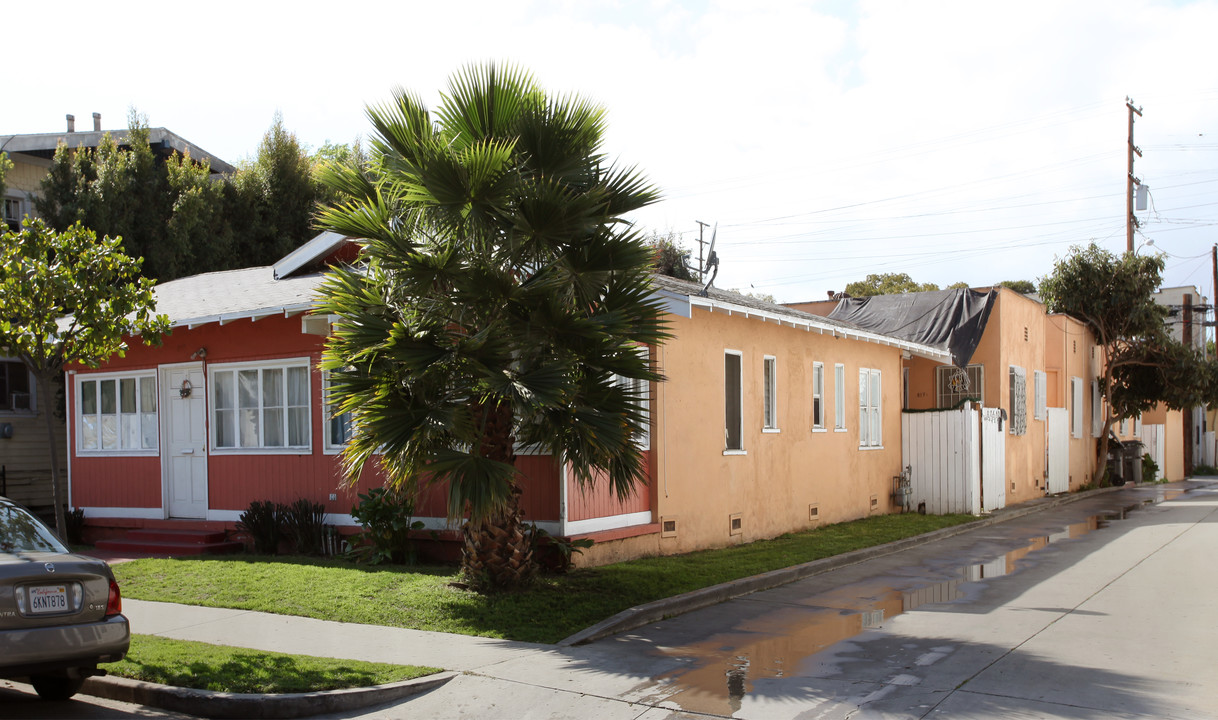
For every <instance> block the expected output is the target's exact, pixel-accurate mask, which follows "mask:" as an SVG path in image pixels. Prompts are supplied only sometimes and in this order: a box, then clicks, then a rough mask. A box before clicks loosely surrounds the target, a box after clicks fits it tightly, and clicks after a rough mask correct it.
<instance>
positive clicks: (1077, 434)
mask: <svg viewBox="0 0 1218 720" xmlns="http://www.w3.org/2000/svg"><path fill="white" fill-rule="evenodd" d="M1070 437H1072V438H1074V439H1076V440H1078V439H1081V438H1082V437H1083V379H1082V378H1080V377H1071V378H1070Z"/></svg>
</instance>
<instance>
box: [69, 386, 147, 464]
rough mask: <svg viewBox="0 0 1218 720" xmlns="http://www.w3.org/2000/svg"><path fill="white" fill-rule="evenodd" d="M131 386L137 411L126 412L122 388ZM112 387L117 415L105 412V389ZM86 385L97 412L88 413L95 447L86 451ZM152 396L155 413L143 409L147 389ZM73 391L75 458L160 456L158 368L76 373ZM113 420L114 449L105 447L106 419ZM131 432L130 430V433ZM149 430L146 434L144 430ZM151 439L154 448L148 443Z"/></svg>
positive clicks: (87, 438) (87, 434) (87, 448)
mask: <svg viewBox="0 0 1218 720" xmlns="http://www.w3.org/2000/svg"><path fill="white" fill-rule="evenodd" d="M124 382H132V383H133V384H134V390H135V398H134V399H135V408H133V409H131V410H129V411H126V412H124V410H123V384H124ZM107 383H113V385H112V387H113V388H114V412H112V413H105V412H102V410H103V404H102V388H103V385H104V384H107ZM85 385H92V386H93V387H94V388H95V390H94V396H93V397H94V400H93V403H94V410H93V412H91V413H89V415H90V416H92V419H93V421H94V426H93V427H94V434H92V435H93V439H94V441H95V442H96V445H97V446H96V447H87V446H86V443H87V442H88V440H89V435H90V434H91V433H86V432H85V420H86V415H85V389H84V388H85ZM145 387H147V388H148V392H150V393H151V394H150V395H149V396H147V397H150V398H151V401H152V409H151V410H148V409H147V408H146V407H144V404H143V400H144V398H145V395H144V388H145ZM72 391H73V393H74V395H75V400H76V401H75V403H74V407H73V410H72V423H73V435H74V436H75V439H76V442H75V446H76V454H77V455H78V456H81V457H86V456H89V457H96V456H104V457H153V456H157V455H160V438H161V430H160V428H161V419H160V390H159V388H158V387H157V371H156V368H149V369H146V370H132V371H128V372H114V373H77V374H76V375H75V376H74V377H73V379H72ZM109 417H112V418H113V425H112V427H111V432H112V433H113V435H114V437H115V445H114V446H113V447H105V432H106V430H105V425H106V420H107V418H109ZM128 423H130V424H128ZM128 428H129V429H128ZM146 429H147V430H149V431H150V432H149V433H148V434H145V430H146ZM130 433H135V434H136V436H135V440H136V443H138V445H139V447H134V445H135V444H136V443H133V442H130V440H131V439H132V438H131V436H130ZM148 438H151V444H149V445H146V444H145V442H144V441H145V440H146V439H148Z"/></svg>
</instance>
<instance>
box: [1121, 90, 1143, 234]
mask: <svg viewBox="0 0 1218 720" xmlns="http://www.w3.org/2000/svg"><path fill="white" fill-rule="evenodd" d="M1125 107H1127V108H1129V171H1128V179H1127V180H1126V182H1125V251H1126V252H1133V229H1134V228H1136V227H1137V226H1138V218H1137V217H1135V216H1134V214H1133V191H1134V188H1136V187H1137V186H1138V185H1141V184H1142V183H1141V181H1139V180H1138V179H1137V178H1136V177H1134V174H1133V156H1134V155H1137V156H1138V157H1142V151H1141V150H1140V149H1139V148H1138V146H1137V145H1134V144H1133V116H1134V115H1137V116H1138V117H1142V108H1140V107H1139V108H1136V107H1134V106H1133V99H1132V98H1128V97H1127V98H1125Z"/></svg>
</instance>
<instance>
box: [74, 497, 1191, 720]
mask: <svg viewBox="0 0 1218 720" xmlns="http://www.w3.org/2000/svg"><path fill="white" fill-rule="evenodd" d="M1202 485H1203V483H1197V482H1191V483H1174V484H1172V485H1169V486H1152V487H1145V486H1144V487H1142V488H1127V489H1114V490H1113V491H1112V493H1102V495H1111V498H1109V500H1110V504H1119V503H1120V502H1122V501H1121V500H1119V499H1118V495H1116V494H1113V493H1119V494H1120V497H1123V496H1124V495H1126V494H1128V495H1129V496H1130V498H1136V501H1137V502H1141V501H1142V499H1144V498H1147V497H1156V498H1158V499H1162V497H1163V496H1164V493H1175V492H1179V491H1181V490H1185V489H1190V488H1197V487H1201V486H1202ZM1100 495H1101V494H1097V493H1091V494H1086V495H1072V496H1063V497H1061V498H1047V499H1045V500H1043V501H1038V502H1037V503H1035V504H1032V505H1028V506H1022V507H1018V508H1011V509H1009V510H1006V511H1003V512H999V513H995V514H994V515H993V516H991V517H988V518H985V519H983V520H981V521H979V522H977V523H970V524H968V525H965V526H960V527H959V528H951V529H949V532H946V533H945V532H940V533H935V534H932V535H930V536H924V537H921V538H917V539H911V540H909V541H902V542H901V543H898V544H894V547H889V548H879V549H869V550H867V551H862V552H861V553H859V554H857V557H851V556H841V557H838V558H830V559H826V560H825V561H820V563H819V564H817V563H813V564H809V566H801V567H800V568H795V569H787V570H784V571H777V572H776V573H769V574H767V576H769V577H767V576H759V578H746V579H743V580H740V581H736V582H735V583H728V584H725V586H722V587H717V588H713V589H708V590H704V591H699V592H698V593H690V594H687V595H684V596H677V597H674V598H669V599H667V600H665V601H660V602H658V603H651V604H649V606H647V607H646V608H643V609H638V608H636V609H634V610H632V611H628V612H627V613H623V614H622V615H621V616H619V617H617V618H613V619H611V620H610V621H607V622H606V623H602V624H601V625H600V626H598V627H597V629H595V630H594V631H593V632H590V633H588V634H587V637H588V638H597V637H604V636H606V635H609V634H612V633H615V632H621V631H622V630H624V629H628V628H631V627H638V626H639V625H641V624H643V623H649V622H654V621H655V620H656V619H658V618H661V617H666V616H669V617H670V616H674V615H679V614H681V613H685V612H688V611H690V610H694V609H697V608H703V607H707V606H709V605H711V604H713V603H717V602H721V601H722V600H724V599H727V598H728V597H735V596H739V595H742V594H745V593H749V592H754V591H756V590H762V589H765V588H767V587H776V586H778V585H782V584H784V583H790V582H793V581H796V580H799V579H801V578H806V577H808V576H811V575H814V574H818V573H823V572H829V571H831V570H833V569H835V568H840V567H843V566H846V565H853V564H857V563H862V562H865V561H867V560H869V559H875V558H877V557H882V556H884V555H890V554H891V553H893V552H897V551H900V550H905V549H909V548H911V547H916V546H919V545H927V544H930V543H933V542H936V541H939V540H942V539H944V538H945V537H949V536H953V535H959V534H961V533H964V532H970V531H973V530H977V529H979V528H984V527H988V526H991V525H994V524H996V523H1001V522H1003V521H1006V520H1012V519H1017V518H1020V517H1026V516H1028V515H1030V514H1035V513H1038V512H1040V511H1044V510H1049V509H1052V508H1057V507H1061V506H1062V505H1066V504H1070V503H1073V502H1076V501H1079V500H1086V499H1091V498H1097V497H1099V496H1100ZM124 612H125V614H127V616H128V617H129V618H130V619H131V624H132V628H133V630H134V631H135V632H138V633H141V634H152V635H160V636H164V637H171V638H178V639H183V640H197V641H201V642H208V643H214V644H223V645H232V646H237V647H247V648H252V649H259V650H269V651H276V652H285V653H292V654H302V655H315V656H320V657H334V658H343V659H358V660H368V661H376V662H388V663H399V664H414V665H429V666H435V667H441V668H444V669H445V670H447V671H451V672H448V673H444V674H442V675H440V676H438V677H433V678H430V679H421V680H420V681H414V684H409V683H407V684H400V685H402V687H390V688H388V694H386V693H385V692H381V694H374V693H373V691H363V692H359V691H351V692H346V693H322V694H309V695H306V696H294V697H292V696H290V697H280V698H275V699H271V698H263V697H260V696H247V697H245V698H242V697H237V698H235V699H234V698H233V696H224V695H220V694H210V695H206V696H205V695H203V694H198V693H193V694H192V692H191V691H179V690H177V689H162V688H158V687H156V686H147V684H135V685H137V686H140V685H142V686H146V687H135V688H133V687H132V683H131V682H130V681H122V680H120V679H114V678H101V679H96V680H91V681H90V682H89V684H88V685H87V687H86V690H85V692H89V693H92V694H98V695H102V696H104V697H111V698H114V699H120V700H126V701H129V702H137V703H141V704H147V705H156V706H160V707H167V708H168V709H174V710H179V711H184V712H191V713H194V714H201V715H206V716H209V717H246V716H252V715H253V713H251V708H256V709H257V710H258V712H257V715H258V716H259V717H298V716H301V715H307V714H319V713H326V712H333V713H350V712H351V711H354V710H356V709H358V708H360V707H366V706H368V705H372V704H382V703H387V702H392V701H395V700H398V699H400V698H403V697H406V696H408V695H410V694H413V693H417V692H422V691H424V690H429V689H432V688H434V687H436V686H437V684H442V683H444V682H447V681H448V680H451V679H453V678H454V677H456V678H457V682H456V685H455V686H454V691H453V692H452V693H449V692H448V691H447V690H445V691H443V696H450V695H452V696H459V697H463V698H464V700H463V703H462V705H463V706H464V707H466V708H467V709H468V710H469V711H470V712H471V713H473V714H478V713H477V712H476V708H478V707H479V705H478V704H477V703H478V702H485V703H486V705H484V706H483V707H486V708H490V707H493V706H496V704H497V703H501V702H502V701H503V700H504V698H505V693H509V694H514V695H515V696H517V702H516V704H515V705H513V707H516V708H526V709H529V712H530V713H531V714H536V715H538V716H554V717H562V716H563V715H564V714H565V713H566V712H568V711H574V706H572V705H568V704H564V703H560V704H559V705H558V706H555V707H554V709H553V711H543V710H542V709H543V708H545V707H547V706H548V704H551V703H554V702H557V700H556V699H555V697H551V695H552V693H553V692H557V691H558V690H557V689H556V688H551V689H550V690H543V689H542V688H541V687H536V686H531V685H530V686H529V687H523V686H520V685H519V684H518V683H516V684H513V683H511V682H509V681H507V680H506V679H505V678H504V677H497V676H499V675H501V674H503V673H502V671H503V670H504V669H507V668H526V669H527V668H530V667H532V668H543V667H544V668H548V669H549V670H553V669H554V668H556V667H559V668H561V667H568V666H577V667H584V668H586V667H595V666H596V665H597V663H600V662H603V663H610V664H614V665H618V664H620V663H621V662H622V660H621V658H614V657H610V655H607V654H606V648H603V647H600V645H601V644H600V643H597V644H595V645H585V646H581V647H563V646H554V645H541V644H533V643H521V642H511V641H503V640H494V639H488V638H479V637H471V636H463V635H451V634H447V633H433V632H425V631H417V630H404V629H397V628H385V627H377V626H367V625H354V624H347V623H338V622H331V621H324V620H314V619H309V618H298V617H289V616H281V615H273V614H267V613H258V612H251V611H243V610H226V609H216V608H203V607H194V606H184V605H173V604H167V603H153V602H142V601H138V600H125V601H124ZM628 662H629V661H628ZM615 672H616V676H617V677H618V680H616V681H615V682H614V683H613V685H614V686H615V689H614V690H613V691H607V692H605V693H604V694H603V695H600V694H599V693H591V694H589V695H585V694H583V692H590V691H589V690H588V689H587V688H581V687H578V686H579V681H578V680H577V678H578V677H579V676H578V674H576V675H574V676H572V677H571V678H569V679H568V681H569V682H574V683H576V685H575V686H573V687H571V688H569V689H567V690H566V691H565V692H567V693H568V694H569V693H571V692H572V691H575V692H576V694H575V695H571V696H570V697H567V698H565V702H566V703H569V702H575V701H576V700H578V699H579V698H582V700H579V702H581V703H582V704H581V705H580V706H579V707H580V712H581V714H587V712H588V711H590V710H593V708H594V707H599V708H600V710H597V711H595V712H593V713H592V715H593V716H598V717H601V716H603V717H640V716H643V715H644V714H645V713H646V712H647V711H648V710H649V707H648V706H649V705H651V704H650V703H646V702H644V703H643V704H641V705H639V704H636V703H637V697H636V696H634V695H633V694H632V693H630V692H627V691H626V690H625V688H628V686H631V685H632V684H641V683H645V682H646V681H647V680H648V677H647V675H648V674H647V673H646V672H642V673H640V674H639V676H637V677H635V676H634V673H633V672H631V671H628V670H625V669H621V668H619V670H618V671H615ZM457 673H461V674H462V675H460V676H458V675H457ZM527 674H529V673H528V672H527V671H526V675H527ZM545 674H546V675H547V676H548V675H551V672H546V673H545ZM509 675H510V673H509ZM622 683H624V685H622ZM526 684H527V683H526ZM170 690H173V691H175V692H170ZM380 690H382V691H384V690H386V688H381V689H380ZM580 691H583V692H580ZM183 692H185V695H184V696H183ZM471 692H472V693H473V696H471V695H470V693H471ZM547 693H550V695H547ZM534 694H535V695H536V697H535V698H533V699H532V700H528V699H527V698H529V697H531V696H533V695H534ZM594 695H600V696H599V697H594ZM175 697H176V698H177V699H176V700H175V699H174V698H175ZM440 697H441V695H434V694H433V696H432V699H429V700H428V701H427V702H424V703H422V705H420V706H419V709H420V710H424V714H427V713H429V712H434V711H436V709H437V705H436V703H437V702H439V703H441V705H442V704H443V703H444V702H447V700H440V699H439V698H440ZM572 698H575V699H572ZM623 701H624V702H623ZM234 702H235V703H237V704H233V703H234ZM241 702H244V703H245V704H241ZM415 702H418V701H415ZM415 702H412V703H411V704H410V705H411V706H414V705H415ZM167 703H169V704H167ZM226 703H228V705H226ZM520 703H524V704H523V705H521V704H520ZM423 705H425V706H426V709H424V708H423ZM601 705H604V707H601ZM499 707H500V709H506V708H505V707H504V706H503V705H502V704H500V705H499ZM651 707H652V708H654V709H655V710H657V711H658V710H659V708H658V707H657V706H654V705H651ZM530 708H531V709H530ZM558 708H565V709H564V710H559V709H558ZM670 709H671V708H670ZM450 716H452V717H461V716H464V713H463V712H461V711H460V709H459V708H456V707H454V708H453V713H452V714H451V715H450ZM657 717H659V716H657Z"/></svg>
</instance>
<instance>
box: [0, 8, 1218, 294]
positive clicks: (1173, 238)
mask: <svg viewBox="0 0 1218 720" xmlns="http://www.w3.org/2000/svg"><path fill="white" fill-rule="evenodd" d="M5 24H6V26H7V27H10V28H30V29H33V28H37V31H35V32H24V31H23V32H17V33H6V35H7V37H6V38H5V54H6V55H7V56H8V57H9V58H10V62H9V68H10V71H9V72H8V73H6V76H7V77H6V80H7V82H6V85H7V89H8V92H7V93H6V96H5V100H3V101H0V134H10V133H35V132H58V131H61V130H63V129H64V128H65V120H64V116H65V115H66V114H69V113H70V114H73V115H75V116H76V122H77V127H78V128H81V129H89V128H91V127H92V119H91V118H92V113H94V112H100V113H101V114H102V120H103V122H102V125H103V127H104V128H107V129H119V128H123V127H125V126H126V118H127V115H128V111H129V110H130V109H132V108H134V109H136V110H138V111H139V112H140V113H143V114H144V115H145V116H146V117H147V119H148V122H149V124H150V125H151V126H153V127H166V128H168V129H170V130H171V131H173V132H175V133H177V134H178V135H180V136H182V137H184V138H186V139H187V140H189V141H191V142H193V143H194V144H195V145H197V146H199V147H202V148H204V149H205V150H207V151H208V152H210V153H212V154H214V155H216V156H218V157H220V158H223V159H225V160H227V161H229V162H233V163H235V162H238V161H240V160H242V159H248V158H250V157H252V156H254V155H255V154H256V152H257V148H258V143H259V141H260V140H261V138H262V135H263V133H265V132H266V130H267V129H268V128H269V127H270V126H271V124H272V122H273V120H274V118H275V114H276V113H281V114H282V118H283V122H284V125H285V127H286V128H287V129H288V130H290V131H292V132H294V133H295V134H296V136H297V138H298V139H299V140H300V141H301V142H302V143H304V144H305V145H307V146H309V147H317V146H320V145H321V144H323V143H326V142H336V143H338V142H342V143H346V142H352V141H355V140H357V139H359V138H360V137H362V136H364V135H365V134H366V133H367V132H368V130H369V124H368V122H367V119H366V117H365V114H364V110H365V108H366V106H367V105H369V104H375V103H381V102H384V101H386V100H388V99H389V97H390V96H391V93H392V91H393V89H394V88H395V87H397V86H401V87H405V88H407V89H410V90H412V91H414V92H416V93H417V94H419V95H420V96H421V97H422V98H423V99H424V100H425V101H426V102H428V103H429V104H430V105H431V106H432V107H434V106H435V105H436V104H437V103H438V102H439V100H440V93H441V92H442V91H443V88H444V87H445V84H446V82H447V78H448V77H449V76H450V75H451V74H452V73H453V72H455V71H457V70H459V69H461V68H462V67H464V66H466V65H469V64H471V63H480V62H486V61H496V62H510V63H515V64H517V65H519V66H521V67H523V68H526V69H528V70H529V71H531V72H532V74H533V75H534V77H535V79H536V80H537V81H538V83H539V84H540V85H541V86H542V87H544V88H545V89H547V90H548V91H550V92H552V93H556V94H567V93H575V94H578V95H580V96H583V97H586V98H589V99H592V100H595V101H596V102H598V103H600V104H602V105H603V106H604V107H605V108H606V109H607V111H608V125H609V129H608V132H607V135H606V138H605V145H604V150H605V152H606V153H607V154H608V155H609V156H610V157H611V158H614V161H615V162H616V163H618V164H620V165H625V166H635V167H637V168H638V169H639V170H641V171H642V172H643V173H644V174H645V175H646V176H647V177H648V178H649V179H650V180H651V182H652V183H654V184H655V185H656V186H657V187H658V189H659V190H660V192H661V194H662V197H663V199H662V200H661V201H660V202H658V203H656V204H655V205H653V206H651V207H649V208H646V209H644V210H642V211H639V212H638V213H636V214H635V215H634V216H632V218H631V219H632V220H633V221H635V223H636V224H637V226H638V227H640V228H641V229H643V230H645V231H647V232H658V233H662V234H667V233H670V232H671V233H676V234H677V236H678V237H679V238H680V242H681V243H682V244H684V245H685V246H686V247H687V248H689V249H691V250H692V251H693V254H694V255H695V256H696V255H697V249H698V242H697V240H698V238H699V233H700V231H701V232H702V234H703V235H702V236H703V237H704V239H706V240H709V239H710V237H711V235H712V232H715V237H716V251H717V252H718V254H719V257H720V270H719V274H718V277H717V278H716V280H715V285H716V286H717V287H721V288H726V289H738V290H742V291H745V292H751V293H757V294H763V295H772V296H773V297H774V298H776V299H777V300H778V301H780V302H798V301H804V300H818V299H824V298H825V297H826V294H827V293H828V292H829V291H835V290H836V291H840V290H842V289H844V287H845V286H846V284H847V283H850V282H852V281H855V280H861V279H863V278H865V277H866V276H867V275H868V274H871V273H900V272H904V273H908V274H909V275H910V276H911V277H912V278H913V279H914V280H915V281H917V282H920V283H935V284H938V285H939V286H946V285H948V284H951V283H955V282H960V281H963V282H967V283H969V284H970V285H972V286H984V285H990V284H993V283H997V282H1000V281H1003V280H1032V281H1034V282H1035V281H1036V280H1037V279H1039V278H1041V277H1043V276H1045V275H1047V274H1048V273H1049V272H1051V270H1052V267H1053V262H1054V259H1055V258H1057V257H1062V256H1064V255H1065V254H1066V253H1067V252H1068V251H1069V249H1070V247H1071V246H1073V245H1079V244H1086V243H1088V242H1092V241H1094V242H1096V243H1098V244H1099V245H1101V246H1102V247H1105V248H1107V249H1109V250H1111V251H1114V252H1121V251H1124V250H1125V247H1126V235H1125V191H1126V172H1127V156H1128V149H1127V148H1128V142H1127V141H1128V130H1129V129H1128V117H1129V115H1128V111H1127V108H1126V98H1127V97H1132V98H1133V101H1134V104H1135V106H1136V107H1139V108H1141V110H1142V113H1143V114H1142V116H1141V117H1138V118H1136V124H1135V129H1134V142H1135V144H1136V145H1137V146H1138V147H1139V148H1140V149H1141V151H1142V157H1140V158H1137V159H1136V161H1135V166H1134V174H1135V175H1136V176H1137V177H1138V178H1140V179H1141V180H1142V181H1143V182H1144V183H1146V184H1147V185H1148V186H1149V188H1150V206H1149V207H1148V209H1147V210H1146V211H1144V212H1139V213H1137V216H1138V218H1139V221H1140V222H1141V227H1140V229H1139V231H1138V234H1137V235H1136V236H1135V246H1137V247H1138V252H1140V253H1148V252H1157V253H1163V254H1164V259H1165V261H1166V271H1165V274H1164V285H1165V286H1177V285H1194V286H1197V287H1198V288H1199V289H1200V290H1201V291H1202V293H1203V294H1204V295H1205V296H1206V297H1211V298H1212V297H1213V295H1214V288H1213V284H1214V277H1213V269H1212V265H1211V249H1212V248H1213V247H1214V245H1215V243H1216V242H1218V42H1215V41H1214V39H1213V35H1214V32H1215V30H1218V0H1199V1H1197V2H1190V1H1179V2H1155V1H1151V0H1047V1H1044V0H1028V1H1025V2H1020V3H1011V2H978V1H977V0H958V1H957V0H943V1H938V0H919V1H918V2H907V1H905V0H885V1H878V2H867V1H862V2H846V1H844V0H825V1H820V2H816V1H809V2H781V1H777V0H773V1H772V0H748V1H747V2H745V1H744V0H735V1H731V2H714V1H706V2H680V1H677V0H654V1H650V2H649V1H646V0H640V1H638V2H631V1H629V0H619V1H616V2H615V1H608V0H604V1H602V0H570V1H541V0H537V1H531V2H530V1H521V2H513V1H510V0H509V1H505V0H497V1H491V2H461V1H460V0H451V1H450V2H444V3H426V4H424V3H415V2H401V1H399V2H365V1H364V0H346V1H345V2H341V3H335V2H325V3H323V2H310V1H299V2H292V3H286V2H273V3H272V2H250V1H248V0H247V1H246V2H228V1H227V0H215V1H213V2H208V3H165V2H160V1H158V2H123V1H122V0H116V1H114V2H110V3H97V2H92V3H82V2H75V1H74V0H62V1H61V2H56V3H18V4H14V5H13V6H11V7H6V10H5ZM14 58H17V59H19V60H14ZM699 221H701V222H703V223H706V226H705V229H700V226H699V224H698V223H699ZM716 227H717V230H713V229H714V228H716ZM1152 241H1153V243H1152Z"/></svg>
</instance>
